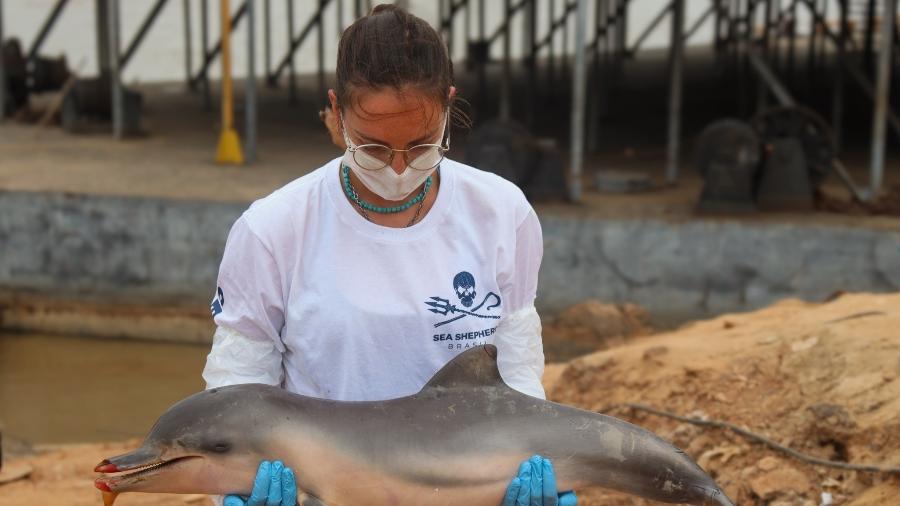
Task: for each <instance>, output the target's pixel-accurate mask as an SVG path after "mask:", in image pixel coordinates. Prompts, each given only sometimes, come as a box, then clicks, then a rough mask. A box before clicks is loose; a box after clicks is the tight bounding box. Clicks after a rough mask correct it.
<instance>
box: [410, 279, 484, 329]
mask: <svg viewBox="0 0 900 506" xmlns="http://www.w3.org/2000/svg"><path fill="white" fill-rule="evenodd" d="M453 289H454V290H455V291H456V297H457V298H458V299H459V303H460V304H462V306H463V308H465V309H462V308H459V307H457V306H456V305H455V304H451V303H450V300H449V299H444V298H441V297H430V298H429V299H430V300H426V301H425V305H426V306H429V308H428V310H429V311H431V312H432V313H435V314H439V315H443V316H447V315H453V317H452V318H450V319H448V320H444V321H441V322H438V323H435V324H434V326H435V328H437V327H440V326H441V325H446V324H448V323H451V322H455V321H456V320H459V319H460V318H465V317H466V316H474V317H476V318H490V319H495V320H496V319H499V318H500V315H490V314H482V313H479V312H478V311H480V310H482V307H484V306H485V304H488V301H490V302H491V304H489V305H488V306H487V307H484V309H483V311H490V310H491V309H494V308H495V307H497V306H499V305H500V296H499V295H497V294H496V293H494V292H488V294H487V295H485V296H484V298H483V299H482V300H481V303H480V304H478V305H477V306H474V307H473V304H475V297H476V296H477V292H476V291H475V276H472V275H471V274H470V273H468V272H466V271H462V272H460V273H459V274H457V275H456V276H454V278H453Z"/></svg>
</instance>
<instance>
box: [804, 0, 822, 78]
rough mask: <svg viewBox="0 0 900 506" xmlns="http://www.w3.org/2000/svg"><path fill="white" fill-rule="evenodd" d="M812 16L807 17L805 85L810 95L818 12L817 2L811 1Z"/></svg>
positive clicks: (814, 74) (814, 70) (814, 73)
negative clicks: (807, 37)
mask: <svg viewBox="0 0 900 506" xmlns="http://www.w3.org/2000/svg"><path fill="white" fill-rule="evenodd" d="M812 9H813V11H814V13H813V15H812V16H810V17H809V42H808V46H807V48H806V85H807V90H808V93H809V94H810V95H812V92H813V82H815V79H816V31H817V29H818V23H816V13H818V12H819V5H818V0H813V4H812Z"/></svg>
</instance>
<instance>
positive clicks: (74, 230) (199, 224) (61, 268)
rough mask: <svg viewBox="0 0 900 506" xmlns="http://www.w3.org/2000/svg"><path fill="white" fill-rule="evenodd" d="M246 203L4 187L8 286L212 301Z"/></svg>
mask: <svg viewBox="0 0 900 506" xmlns="http://www.w3.org/2000/svg"><path fill="white" fill-rule="evenodd" d="M246 207H247V204H245V203H234V204H228V203H214V202H193V201H178V200H161V199H149V198H147V199H145V198H131V197H111V196H91V195H73V194H60V193H24V192H0V247H2V255H0V287H2V288H4V289H7V290H17V289H27V290H35V291H39V292H55V293H57V294H59V295H72V294H84V295H86V296H90V297H98V298H101V299H103V298H111V297H117V298H118V297H124V298H134V297H148V298H151V299H154V300H160V301H163V302H165V301H172V300H179V299H184V300H188V301H202V300H211V299H212V296H213V294H214V292H215V280H216V273H217V272H218V269H219V262H220V261H221V259H222V250H223V248H224V247H225V238H226V236H227V234H228V230H229V229H230V227H231V224H232V223H233V222H234V220H236V219H237V217H238V216H239V215H240V213H241V212H243V210H244V209H245V208H246Z"/></svg>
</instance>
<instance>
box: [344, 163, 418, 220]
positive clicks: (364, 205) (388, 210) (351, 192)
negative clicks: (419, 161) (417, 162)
mask: <svg viewBox="0 0 900 506" xmlns="http://www.w3.org/2000/svg"><path fill="white" fill-rule="evenodd" d="M407 170H409V169H407ZM341 178H342V179H343V181H344V193H346V194H347V198H349V199H350V200H352V201H353V202H355V203H356V205H358V206H359V207H360V208H361V209H365V210H367V211H372V212H373V213H379V214H393V213H401V212H403V211H406V210H407V209H409V208H410V207H412V206H414V205H416V204H418V203H419V202H422V201H423V200H425V196H426V195H428V190H429V189H431V176H428V179H426V180H425V188H423V189H422V191H421V192H419V194H418V195H416V196H415V197H413V198H412V199H410V200H408V201H407V202H404V203H402V204H400V205H399V206H394V207H382V206H376V205H372V204H370V203H368V202H366V201H365V200H363V199H361V198H360V197H359V194H358V193H356V189H355V188H353V185H351V184H350V167H347V166H346V165H342V166H341Z"/></svg>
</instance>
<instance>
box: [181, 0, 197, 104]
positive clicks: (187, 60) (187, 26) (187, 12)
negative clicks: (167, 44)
mask: <svg viewBox="0 0 900 506" xmlns="http://www.w3.org/2000/svg"><path fill="white" fill-rule="evenodd" d="M182 6H183V7H184V75H185V79H186V81H185V82H186V83H187V85H188V87H190V85H191V73H192V72H193V70H194V68H193V67H194V65H193V60H192V57H193V55H192V54H191V53H192V50H193V45H192V44H191V0H182Z"/></svg>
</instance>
